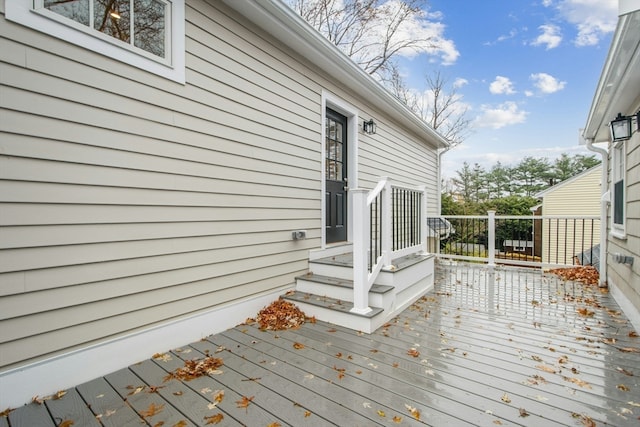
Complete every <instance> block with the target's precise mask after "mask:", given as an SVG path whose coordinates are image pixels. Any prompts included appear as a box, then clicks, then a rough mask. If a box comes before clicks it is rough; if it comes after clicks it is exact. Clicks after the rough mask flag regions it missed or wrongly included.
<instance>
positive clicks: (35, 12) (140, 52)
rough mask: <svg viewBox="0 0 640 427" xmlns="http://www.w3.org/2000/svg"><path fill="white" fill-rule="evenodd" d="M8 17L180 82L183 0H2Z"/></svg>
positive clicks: (182, 69)
mask: <svg viewBox="0 0 640 427" xmlns="http://www.w3.org/2000/svg"><path fill="white" fill-rule="evenodd" d="M6 9H7V10H6V12H7V19H9V20H12V21H15V22H18V23H20V24H23V25H26V26H28V27H31V28H33V29H36V30H39V31H42V32H45V33H47V34H50V35H52V36H55V37H58V38H61V39H63V40H66V41H69V42H71V43H74V44H77V45H80V46H83V47H85V48H88V49H91V50H94V51H97V52H100V53H102V54H104V55H106V56H109V57H112V58H115V59H118V60H120V61H123V62H126V63H128V64H131V65H134V66H136V67H139V68H142V69H145V70H147V71H150V72H153V73H156V74H159V75H162V76H164V77H167V78H170V79H172V80H175V81H178V82H180V83H184V73H185V71H184V0H35V1H33V3H32V0H6Z"/></svg>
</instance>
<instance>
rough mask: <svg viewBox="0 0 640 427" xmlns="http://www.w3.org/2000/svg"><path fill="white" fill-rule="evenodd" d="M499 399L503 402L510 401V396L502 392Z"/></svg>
mask: <svg viewBox="0 0 640 427" xmlns="http://www.w3.org/2000/svg"><path fill="white" fill-rule="evenodd" d="M500 400H502V401H503V402H504V403H511V398H510V397H509V395H508V394H507V393H505V394H503V395H502V397H501V398H500Z"/></svg>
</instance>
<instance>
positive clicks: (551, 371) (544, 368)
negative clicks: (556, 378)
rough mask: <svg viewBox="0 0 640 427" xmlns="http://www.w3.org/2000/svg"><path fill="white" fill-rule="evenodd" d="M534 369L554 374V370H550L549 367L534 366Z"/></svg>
mask: <svg viewBox="0 0 640 427" xmlns="http://www.w3.org/2000/svg"><path fill="white" fill-rule="evenodd" d="M536 369H540V370H541V371H545V372H548V373H550V374H555V373H556V370H555V369H554V368H552V367H551V366H546V365H536Z"/></svg>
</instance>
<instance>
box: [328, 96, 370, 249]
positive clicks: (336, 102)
mask: <svg viewBox="0 0 640 427" xmlns="http://www.w3.org/2000/svg"><path fill="white" fill-rule="evenodd" d="M321 104H322V105H321V107H322V112H321V120H322V122H321V125H320V128H321V136H320V138H321V140H320V157H321V163H320V168H321V169H320V171H321V180H320V182H321V191H322V206H321V221H322V242H321V245H322V248H326V247H327V236H326V233H325V224H326V219H327V212H326V205H327V204H326V203H325V197H326V194H327V191H326V190H327V188H326V174H325V171H326V167H325V155H324V153H325V150H326V146H325V145H326V137H327V136H326V126H325V122H326V112H327V108H331V109H332V110H335V111H337V112H338V113H340V114H343V115H344V116H346V117H347V171H348V172H347V174H348V175H347V176H348V178H349V181H348V182H347V186H348V187H349V189H352V188H357V187H358V144H359V143H358V141H359V139H358V136H359V132H358V130H359V123H360V118H359V115H358V109H357V108H356V107H354V106H353V105H351V104H349V103H348V102H346V101H345V100H344V99H342V98H340V97H339V96H336V95H334V94H333V93H331V92H329V91H327V90H325V89H323V90H322V100H321ZM347 224H348V226H347V241H349V242H350V241H351V240H352V234H351V233H352V231H353V230H352V228H353V227H352V226H351V225H352V224H353V209H352V206H351V197H347Z"/></svg>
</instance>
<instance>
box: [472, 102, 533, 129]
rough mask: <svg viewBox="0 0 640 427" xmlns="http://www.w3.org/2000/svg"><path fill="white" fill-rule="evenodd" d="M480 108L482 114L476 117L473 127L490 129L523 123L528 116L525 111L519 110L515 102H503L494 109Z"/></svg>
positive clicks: (483, 106) (484, 106)
mask: <svg viewBox="0 0 640 427" xmlns="http://www.w3.org/2000/svg"><path fill="white" fill-rule="evenodd" d="M480 108H481V110H482V114H481V115H480V116H479V117H476V119H475V125H476V126H478V127H489V128H492V129H500V128H503V127H505V126H509V125H514V124H517V123H524V121H525V120H526V118H527V114H528V113H527V112H526V111H523V110H520V109H519V108H518V104H516V103H515V102H505V103H503V104H500V105H498V106H496V107H491V106H489V105H482V106H481V107H480Z"/></svg>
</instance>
